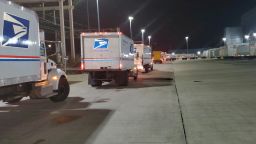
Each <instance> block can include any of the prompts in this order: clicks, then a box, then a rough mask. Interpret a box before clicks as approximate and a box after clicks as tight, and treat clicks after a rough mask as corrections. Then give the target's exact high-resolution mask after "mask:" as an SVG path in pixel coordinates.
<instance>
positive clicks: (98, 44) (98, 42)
mask: <svg viewBox="0 0 256 144" xmlns="http://www.w3.org/2000/svg"><path fill="white" fill-rule="evenodd" d="M108 45H109V40H108V39H95V41H94V49H107V48H108Z"/></svg>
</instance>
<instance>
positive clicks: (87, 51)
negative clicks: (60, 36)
mask: <svg viewBox="0 0 256 144" xmlns="http://www.w3.org/2000/svg"><path fill="white" fill-rule="evenodd" d="M81 53H82V55H81V58H82V65H83V66H84V69H85V70H86V71H95V70H112V71H113V70H131V69H133V68H134V66H135V65H134V47H133V41H132V40H131V39H129V38H128V37H126V36H124V35H123V34H121V33H119V32H116V33H101V34H100V33H83V34H82V35H81Z"/></svg>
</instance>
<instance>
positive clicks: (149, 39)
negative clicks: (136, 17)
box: [148, 36, 152, 46]
mask: <svg viewBox="0 0 256 144" xmlns="http://www.w3.org/2000/svg"><path fill="white" fill-rule="evenodd" d="M151 38H152V36H148V43H149V44H148V45H149V46H150V45H151Z"/></svg>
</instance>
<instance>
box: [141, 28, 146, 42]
mask: <svg viewBox="0 0 256 144" xmlns="http://www.w3.org/2000/svg"><path fill="white" fill-rule="evenodd" d="M145 32H146V30H145V29H142V30H141V34H142V44H144V33H145Z"/></svg>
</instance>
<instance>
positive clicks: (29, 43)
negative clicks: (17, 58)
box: [22, 40, 33, 45]
mask: <svg viewBox="0 0 256 144" xmlns="http://www.w3.org/2000/svg"><path fill="white" fill-rule="evenodd" d="M22 44H24V45H32V44H33V42H32V41H30V40H26V41H23V42H22Z"/></svg>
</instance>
